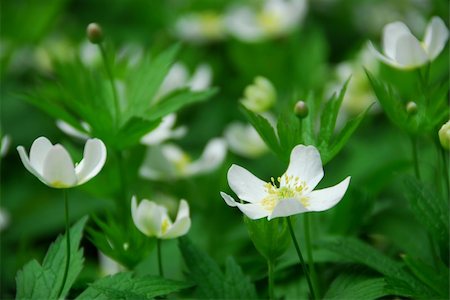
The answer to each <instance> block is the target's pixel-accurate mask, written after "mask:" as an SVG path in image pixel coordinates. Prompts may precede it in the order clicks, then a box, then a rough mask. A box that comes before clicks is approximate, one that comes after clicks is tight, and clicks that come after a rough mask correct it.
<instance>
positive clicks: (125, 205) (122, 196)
mask: <svg viewBox="0 0 450 300" xmlns="http://www.w3.org/2000/svg"><path fill="white" fill-rule="evenodd" d="M115 154H116V158H117V168H118V172H119V174H118V176H119V180H120V189H119V199H118V203H117V205H118V207H122V209H124V210H125V211H127V210H129V209H130V199H128V193H127V191H128V186H127V183H128V182H127V171H126V168H125V166H124V157H123V153H122V152H121V151H119V150H117V151H115ZM119 213H120V216H121V218H122V219H123V220H124V222H125V224H128V219H129V217H130V216H129V214H125V215H126V217H125V218H123V217H122V214H121V212H119Z"/></svg>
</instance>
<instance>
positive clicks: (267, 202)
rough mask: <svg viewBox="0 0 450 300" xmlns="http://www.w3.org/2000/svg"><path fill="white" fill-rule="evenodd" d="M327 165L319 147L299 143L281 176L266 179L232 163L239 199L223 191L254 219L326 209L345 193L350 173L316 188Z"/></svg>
mask: <svg viewBox="0 0 450 300" xmlns="http://www.w3.org/2000/svg"><path fill="white" fill-rule="evenodd" d="M322 177H323V168H322V161H321V159H320V154H319V151H317V149H316V148H315V147H313V146H304V145H297V146H296V147H295V148H294V149H293V150H292V152H291V159H290V163H289V166H288V169H287V170H286V172H285V173H284V174H283V176H281V177H279V178H278V180H277V181H278V183H279V186H277V185H276V183H275V180H274V179H273V178H272V180H271V182H264V181H262V180H260V179H259V178H257V177H256V176H254V175H253V174H251V173H250V172H249V171H247V170H246V169H244V168H242V167H240V166H237V165H232V166H231V168H230V169H229V171H228V184H229V185H230V187H231V189H232V190H233V191H234V192H235V193H236V195H237V196H238V198H239V199H241V200H243V201H246V202H248V203H240V202H236V201H235V200H234V199H233V198H232V197H231V196H230V195H228V194H226V193H223V192H221V193H220V194H221V196H222V198H223V199H224V200H225V202H226V203H227V204H228V205H229V206H232V207H235V206H237V207H238V208H239V209H240V210H241V211H242V212H243V213H244V214H245V215H246V216H247V217H249V218H250V219H260V218H265V217H267V219H268V220H271V219H273V218H277V217H287V216H291V215H295V214H299V213H305V212H310V211H324V210H327V209H330V208H332V207H333V206H335V205H336V204H337V203H338V202H339V201H340V200H341V199H342V197H343V196H344V194H345V192H346V191H347V188H348V185H349V183H350V177H347V178H346V179H344V180H343V181H342V182H341V183H339V184H337V185H335V186H333V187H329V188H325V189H321V190H316V191H313V189H314V188H315V187H316V186H317V184H318V183H319V182H320V180H322Z"/></svg>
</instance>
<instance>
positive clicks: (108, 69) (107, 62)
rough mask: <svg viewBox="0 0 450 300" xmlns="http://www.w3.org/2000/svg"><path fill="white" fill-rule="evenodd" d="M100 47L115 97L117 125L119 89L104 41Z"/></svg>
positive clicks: (116, 119)
mask: <svg viewBox="0 0 450 300" xmlns="http://www.w3.org/2000/svg"><path fill="white" fill-rule="evenodd" d="M98 47H99V48H100V53H101V55H102V59H103V64H104V65H105V69H106V73H107V74H108V78H109V82H110V84H111V90H112V93H113V98H114V117H115V121H116V125H118V123H119V115H120V106H119V97H118V96H117V90H116V86H115V84H114V76H113V72H112V69H111V66H110V65H109V61H108V56H107V55H106V50H105V47H104V46H103V44H102V43H99V44H98Z"/></svg>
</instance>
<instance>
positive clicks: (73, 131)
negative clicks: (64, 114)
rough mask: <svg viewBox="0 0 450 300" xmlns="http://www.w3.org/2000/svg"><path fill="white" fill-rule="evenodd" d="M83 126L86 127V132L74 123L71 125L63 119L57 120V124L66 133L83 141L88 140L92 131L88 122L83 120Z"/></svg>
mask: <svg viewBox="0 0 450 300" xmlns="http://www.w3.org/2000/svg"><path fill="white" fill-rule="evenodd" d="M80 125H81V127H83V128H84V130H85V131H86V132H83V131H81V130H79V129H77V128H75V127H73V126H72V125H70V124H69V123H67V122H64V121H63V120H56V126H57V127H58V128H59V129H60V130H61V131H62V132H64V133H65V134H67V135H68V136H71V137H74V138H77V139H80V140H82V141H85V140H88V139H89V137H90V131H91V127H90V126H89V124H88V123H86V122H81V123H80Z"/></svg>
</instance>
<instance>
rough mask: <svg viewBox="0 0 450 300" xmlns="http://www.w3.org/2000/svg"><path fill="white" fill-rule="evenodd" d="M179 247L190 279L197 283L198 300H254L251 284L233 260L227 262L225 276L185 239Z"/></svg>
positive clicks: (254, 293) (208, 258)
mask: <svg viewBox="0 0 450 300" xmlns="http://www.w3.org/2000/svg"><path fill="white" fill-rule="evenodd" d="M179 247H180V250H181V253H182V255H183V258H184V261H185V263H186V265H187V267H188V269H189V272H190V277H191V278H192V279H193V280H194V281H195V282H196V283H197V293H198V298H208V299H252V298H256V292H255V288H254V286H253V284H252V283H251V282H250V281H249V279H248V278H247V277H246V276H245V275H244V274H243V273H242V270H241V268H240V267H239V266H238V265H237V264H236V262H235V261H234V260H233V259H228V260H227V265H226V274H223V273H222V271H221V270H220V268H219V266H218V265H217V263H216V262H215V261H214V260H213V259H212V258H211V257H209V256H208V254H207V253H206V252H204V251H202V250H201V249H198V248H197V247H196V246H195V245H194V244H193V243H192V242H191V241H190V240H189V239H188V238H187V237H182V238H180V239H179Z"/></svg>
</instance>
